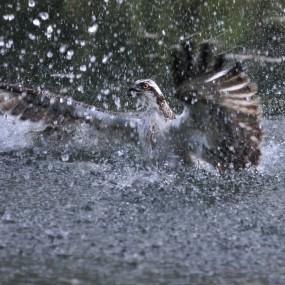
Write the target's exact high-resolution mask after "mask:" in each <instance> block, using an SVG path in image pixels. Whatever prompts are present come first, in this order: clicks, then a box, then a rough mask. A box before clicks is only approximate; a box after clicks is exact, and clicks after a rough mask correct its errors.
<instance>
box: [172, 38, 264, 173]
mask: <svg viewBox="0 0 285 285" xmlns="http://www.w3.org/2000/svg"><path fill="white" fill-rule="evenodd" d="M173 56H174V62H173V78H174V83H175V87H176V96H177V97H178V98H179V99H180V100H182V101H184V102H185V105H186V107H185V108H186V111H185V115H184V116H183V117H182V118H180V121H181V122H180V124H179V126H178V127H177V124H176V130H175V135H176V136H177V138H178V139H179V142H180V143H179V147H180V148H182V149H183V148H184V149H187V150H190V151H193V152H194V153H196V154H198V155H199V156H200V157H201V158H202V159H204V160H206V161H208V162H210V163H211V164H213V165H215V166H216V167H218V168H219V169H221V170H223V169H225V168H234V169H241V168H244V167H247V166H250V165H257V164H258V162H259V158H260V144H261V138H262V130H261V126H260V115H261V107H260V104H259V101H258V99H256V98H255V94H256V92H257V87H256V85H255V84H253V83H251V82H250V78H249V77H248V75H247V74H246V73H245V72H244V70H243V68H242V66H241V64H240V63H235V64H234V65H232V64H231V65H229V62H227V61H226V60H225V57H224V55H218V56H215V55H214V47H213V46H212V45H211V44H209V43H204V44H202V45H200V46H199V47H195V46H193V44H192V43H190V42H183V43H182V44H181V45H179V46H178V47H177V48H176V49H175V50H174V52H173Z"/></svg>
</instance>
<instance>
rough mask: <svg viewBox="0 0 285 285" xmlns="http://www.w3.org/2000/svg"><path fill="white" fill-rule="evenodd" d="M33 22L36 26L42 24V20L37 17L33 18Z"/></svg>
mask: <svg viewBox="0 0 285 285" xmlns="http://www.w3.org/2000/svg"><path fill="white" fill-rule="evenodd" d="M33 24H34V25H35V26H37V27H39V26H40V25H41V22H40V20H39V19H37V18H36V19H34V20H33Z"/></svg>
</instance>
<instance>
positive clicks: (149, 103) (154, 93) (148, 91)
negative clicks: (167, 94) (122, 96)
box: [129, 79, 165, 108]
mask: <svg viewBox="0 0 285 285" xmlns="http://www.w3.org/2000/svg"><path fill="white" fill-rule="evenodd" d="M129 91H130V94H131V95H132V96H136V97H137V98H138V102H139V104H140V107H147V108H152V107H154V108H156V107H158V106H159V105H160V103H161V102H162V101H164V100H165V98H164V96H163V94H162V92H161V90H160V88H159V87H158V85H157V84H156V83H155V82H154V81H153V80H151V79H141V80H137V81H136V82H135V83H134V85H133V86H132V87H131V88H130V89H129Z"/></svg>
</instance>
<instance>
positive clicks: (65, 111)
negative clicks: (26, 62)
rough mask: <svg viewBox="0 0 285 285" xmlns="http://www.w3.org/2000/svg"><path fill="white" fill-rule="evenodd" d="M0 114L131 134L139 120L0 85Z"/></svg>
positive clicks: (55, 96)
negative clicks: (81, 123)
mask: <svg viewBox="0 0 285 285" xmlns="http://www.w3.org/2000/svg"><path fill="white" fill-rule="evenodd" d="M0 112H2V113H4V114H9V115H12V116H15V117H17V118H18V119H19V120H30V121H32V122H43V123H44V124H46V125H60V124H66V123H72V122H75V121H84V122H87V123H90V124H93V125H95V126H96V127H97V128H99V129H103V128H109V129H122V130H124V131H130V132H131V131H133V130H135V129H136V128H137V126H138V124H139V119H138V118H137V117H135V116H134V115H132V114H130V113H110V112H105V111H100V110H98V109H97V108H95V106H90V105H88V104H84V103H82V102H78V101H75V100H73V99H72V98H69V97H62V96H58V95H55V94H52V93H50V92H48V91H44V90H33V89H28V88H24V87H21V86H18V85H7V84H4V83H2V84H1V83H0Z"/></svg>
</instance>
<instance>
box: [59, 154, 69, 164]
mask: <svg viewBox="0 0 285 285" xmlns="http://www.w3.org/2000/svg"><path fill="white" fill-rule="evenodd" d="M69 159H70V156H69V154H68V153H64V154H62V155H61V160H62V161H63V162H67V161H69Z"/></svg>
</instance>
